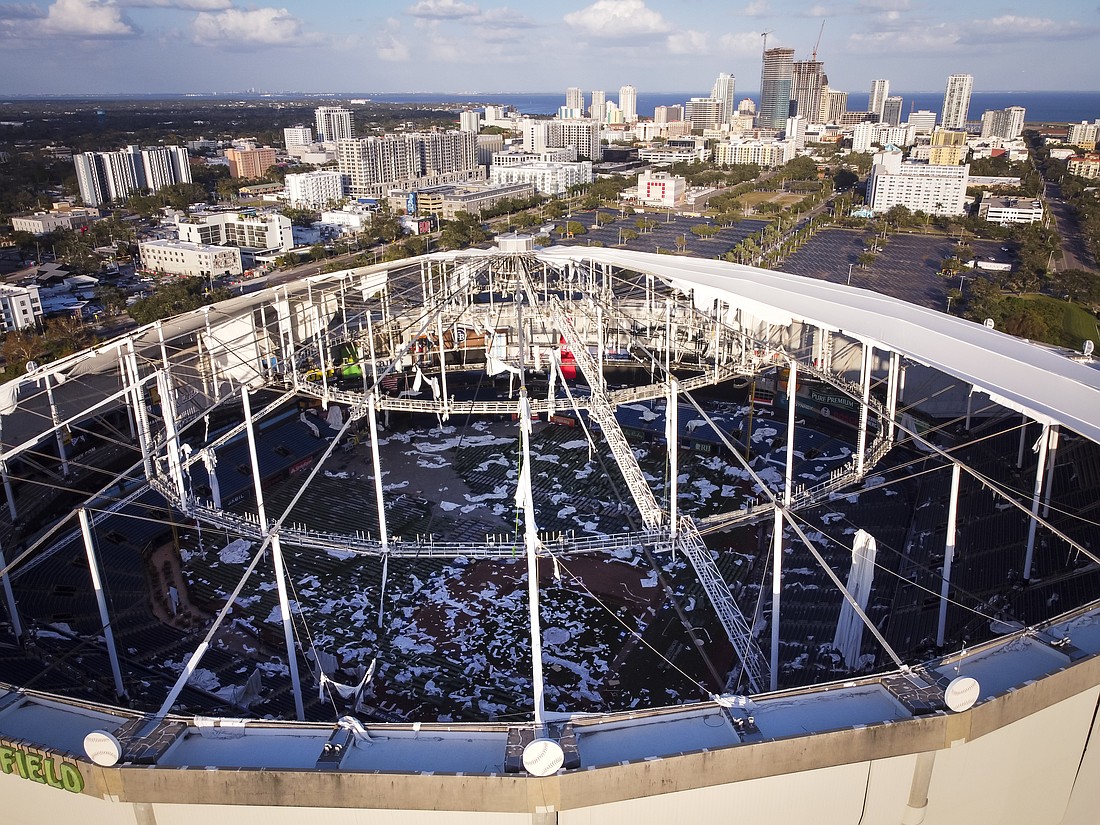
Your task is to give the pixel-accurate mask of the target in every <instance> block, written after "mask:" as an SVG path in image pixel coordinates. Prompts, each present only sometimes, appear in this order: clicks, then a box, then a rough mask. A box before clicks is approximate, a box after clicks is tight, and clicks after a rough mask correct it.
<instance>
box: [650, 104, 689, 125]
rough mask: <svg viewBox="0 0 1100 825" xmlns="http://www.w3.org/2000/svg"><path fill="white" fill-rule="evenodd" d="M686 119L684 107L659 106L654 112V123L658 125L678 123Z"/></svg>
mask: <svg viewBox="0 0 1100 825" xmlns="http://www.w3.org/2000/svg"><path fill="white" fill-rule="evenodd" d="M683 119H684V107H683V106H678V105H677V106H657V107H656V108H655V109H654V110H653V122H654V123H656V124H658V125H664V124H666V123H678V122H679V121H681V120H683Z"/></svg>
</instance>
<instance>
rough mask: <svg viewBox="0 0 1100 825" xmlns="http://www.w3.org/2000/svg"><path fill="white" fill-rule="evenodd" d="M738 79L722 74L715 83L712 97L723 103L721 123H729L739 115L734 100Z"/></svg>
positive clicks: (711, 91) (711, 93) (711, 92)
mask: <svg viewBox="0 0 1100 825" xmlns="http://www.w3.org/2000/svg"><path fill="white" fill-rule="evenodd" d="M736 80H737V78H735V77H734V76H733V75H731V74H726V73H725V72H722V73H721V74H719V75H718V79H717V80H715V81H714V87H713V88H712V89H711V90H710V96H711V97H713V98H715V99H716V100H719V101H721V103H722V112H721V122H722V123H729V122H730V120H732V119H733V116H734V115H735V114H737V102H736V101H735V100H734V98H733V94H734V85H735V83H736Z"/></svg>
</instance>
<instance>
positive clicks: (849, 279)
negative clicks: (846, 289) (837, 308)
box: [847, 264, 855, 286]
mask: <svg viewBox="0 0 1100 825" xmlns="http://www.w3.org/2000/svg"><path fill="white" fill-rule="evenodd" d="M853 266H855V264H848V284H847V286H851V285H852V267H853Z"/></svg>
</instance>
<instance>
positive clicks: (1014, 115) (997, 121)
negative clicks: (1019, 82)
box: [982, 106, 1025, 140]
mask: <svg viewBox="0 0 1100 825" xmlns="http://www.w3.org/2000/svg"><path fill="white" fill-rule="evenodd" d="M1024 114H1025V110H1024V107H1023V106H1009V107H1008V108H1007V109H988V110H986V111H985V112H983V113H982V137H983V138H988V137H1000V138H1005V139H1007V140H1013V139H1015V138H1018V137H1019V136H1020V135H1022V134H1023V133H1024Z"/></svg>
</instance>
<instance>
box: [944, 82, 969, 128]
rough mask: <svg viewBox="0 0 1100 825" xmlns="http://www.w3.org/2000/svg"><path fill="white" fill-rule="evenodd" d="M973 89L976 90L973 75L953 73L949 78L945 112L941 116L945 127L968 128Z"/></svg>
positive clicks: (945, 96)
mask: <svg viewBox="0 0 1100 825" xmlns="http://www.w3.org/2000/svg"><path fill="white" fill-rule="evenodd" d="M972 91H974V78H973V77H972V76H971V75H968V74H953V75H951V76H950V77H949V78H947V91H945V92H944V95H943V112H942V114H941V116H940V123H941V124H942V125H943V128H945V129H965V128H966V118H967V115H968V114H969V112H970V93H971V92H972Z"/></svg>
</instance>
